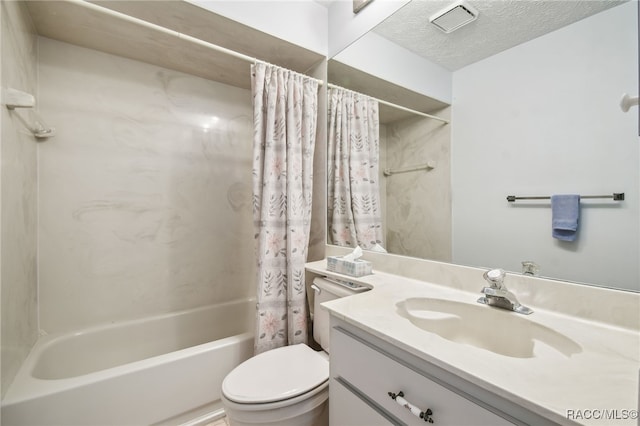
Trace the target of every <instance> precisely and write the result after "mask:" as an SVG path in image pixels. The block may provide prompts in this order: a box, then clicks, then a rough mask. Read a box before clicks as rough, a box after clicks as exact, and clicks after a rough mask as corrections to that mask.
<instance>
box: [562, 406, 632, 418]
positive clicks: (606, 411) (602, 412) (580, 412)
mask: <svg viewBox="0 0 640 426" xmlns="http://www.w3.org/2000/svg"><path fill="white" fill-rule="evenodd" d="M637 418H638V410H635V409H630V410H625V409H619V408H587V409H575V410H574V409H569V410H567V419H570V420H629V419H637Z"/></svg>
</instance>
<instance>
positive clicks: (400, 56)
mask: <svg viewBox="0 0 640 426" xmlns="http://www.w3.org/2000/svg"><path fill="white" fill-rule="evenodd" d="M372 52H375V54H372ZM332 59H335V60H336V61H339V62H342V63H343V64H346V65H349V66H351V67H353V68H356V69H359V70H361V71H364V72H366V73H368V74H371V75H373V76H376V77H378V78H381V79H383V80H386V81H389V82H391V83H394V84H397V85H399V86H402V87H406V88H407V89H410V90H413V91H414V92H416V93H421V94H423V95H425V96H428V97H430V98H433V99H437V100H439V101H442V102H445V103H448V104H450V103H451V93H452V92H451V91H452V88H451V87H452V73H451V71H449V70H447V69H445V68H443V67H441V66H439V65H437V64H435V63H433V62H431V61H429V60H427V59H424V58H422V57H420V56H418V55H416V54H415V53H413V52H411V51H409V50H407V49H404V48H402V47H400V46H398V45H397V44H395V43H392V42H390V41H389V40H387V39H386V38H384V37H381V36H379V35H377V34H376V33H374V32H370V33H368V34H366V35H365V36H363V37H362V38H360V39H359V40H357V41H356V42H355V43H353V44H352V45H350V46H349V47H347V48H346V49H344V50H343V51H342V52H340V53H338V54H337V55H335V56H334V57H333V58H332ZM398 64H402V65H401V66H399V65H398Z"/></svg>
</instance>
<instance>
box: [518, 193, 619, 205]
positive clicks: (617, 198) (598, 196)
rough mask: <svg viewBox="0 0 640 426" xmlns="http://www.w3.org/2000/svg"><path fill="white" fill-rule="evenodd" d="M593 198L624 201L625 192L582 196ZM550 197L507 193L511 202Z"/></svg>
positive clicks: (581, 197)
mask: <svg viewBox="0 0 640 426" xmlns="http://www.w3.org/2000/svg"><path fill="white" fill-rule="evenodd" d="M592 198H608V199H612V200H613V201H624V192H614V193H613V195H581V196H580V199H581V200H582V199H592ZM549 199H551V197H550V196H546V197H539V196H533V197H517V196H515V195H507V201H508V202H510V203H513V202H514V201H516V200H549Z"/></svg>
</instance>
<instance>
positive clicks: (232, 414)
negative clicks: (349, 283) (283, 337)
mask: <svg viewBox="0 0 640 426" xmlns="http://www.w3.org/2000/svg"><path fill="white" fill-rule="evenodd" d="M313 283H314V287H315V288H314V290H315V298H314V304H313V312H314V320H313V338H314V340H315V341H316V342H318V343H319V344H320V345H321V346H322V349H323V351H324V352H316V351H314V350H313V349H311V348H310V347H309V346H307V345H303V344H299V345H292V346H284V347H281V348H277V349H273V350H270V351H267V352H263V353H261V354H259V355H256V356H254V357H253V358H250V359H248V360H247V361H245V362H243V363H242V364H240V365H239V366H237V367H236V368H234V369H233V370H232V371H231V372H230V373H229V374H228V375H227V377H225V379H224V381H223V382H222V403H223V405H224V409H225V412H226V414H227V419H228V420H229V422H230V424H231V425H232V426H244V425H257V424H259V425H278V426H293V425H296V426H311V425H313V426H316V425H317V426H326V425H328V424H329V356H328V351H329V314H328V312H327V311H326V310H324V309H322V308H321V307H320V304H321V303H324V302H326V301H329V300H333V299H337V298H340V297H345V296H349V295H351V294H354V293H355V291H354V290H352V289H350V288H348V287H346V286H342V285H339V284H334V283H332V282H329V281H327V280H325V279H322V278H316V279H315V280H314V282H313Z"/></svg>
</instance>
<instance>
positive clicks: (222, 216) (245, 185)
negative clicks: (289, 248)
mask: <svg viewBox="0 0 640 426" xmlns="http://www.w3.org/2000/svg"><path fill="white" fill-rule="evenodd" d="M39 71H40V80H41V82H40V86H41V89H40V90H41V95H40V97H41V109H42V113H43V115H44V116H46V117H47V120H48V121H50V122H51V125H52V126H55V127H56V128H57V132H58V134H57V135H56V137H55V138H54V139H51V140H50V141H48V142H46V143H43V144H41V145H40V153H39V155H40V167H39V173H40V176H39V185H40V188H39V190H40V193H39V197H40V224H39V226H40V298H41V301H40V308H41V328H42V329H44V330H45V331H47V332H57V331H65V330H71V329H74V328H81V327H85V326H87V325H88V324H96V323H101V322H109V321H117V320H123V319H129V318H137V317H142V316H145V315H150V314H158V313H164V312H170V311H175V310H180V309H187V308H191V307H195V306H201V305H206V304H210V303H216V302H221V301H225V300H231V299H235V298H239V297H247V296H250V295H251V294H252V288H253V282H252V280H253V275H254V274H253V267H254V266H253V232H252V230H253V227H252V213H251V204H250V200H251V146H252V118H251V115H252V113H251V95H250V93H249V91H247V90H244V89H238V88H234V87H231V86H227V85H224V84H220V83H216V82H213V81H209V80H205V79H202V78H198V77H194V76H191V75H188V74H183V73H179V72H176V71H171V70H167V69H164V68H160V67H156V66H152V65H148V64H144V63H142V62H138V61H133V60H129V59H125V58H121V57H117V56H113V55H109V54H105V53H100V52H97V51H93V50H90V49H85V48H80V47H76V46H72V45H69V44H66V43H62V42H58V41H54V40H51V39H46V38H40V58H39ZM243 260H245V261H243ZM223 278H224V279H223Z"/></svg>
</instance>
